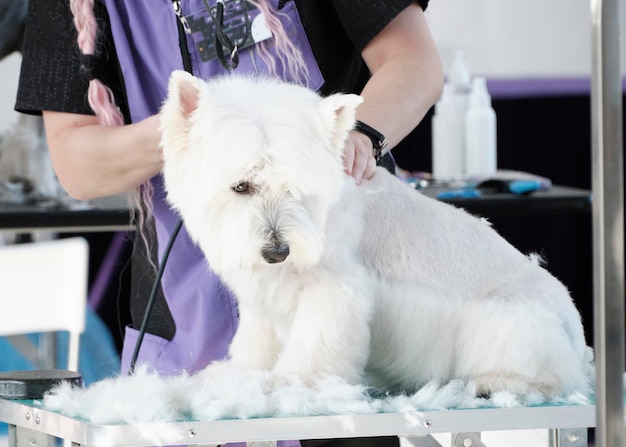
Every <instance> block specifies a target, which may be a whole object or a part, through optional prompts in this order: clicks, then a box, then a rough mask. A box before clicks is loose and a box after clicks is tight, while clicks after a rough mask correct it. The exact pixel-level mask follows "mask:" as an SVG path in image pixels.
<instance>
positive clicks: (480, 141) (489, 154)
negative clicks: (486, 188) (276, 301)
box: [465, 77, 497, 176]
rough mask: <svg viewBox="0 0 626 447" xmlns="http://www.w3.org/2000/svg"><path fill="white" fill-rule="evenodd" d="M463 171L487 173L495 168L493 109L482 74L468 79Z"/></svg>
mask: <svg viewBox="0 0 626 447" xmlns="http://www.w3.org/2000/svg"><path fill="white" fill-rule="evenodd" d="M465 147H466V149H465V173H466V174H467V175H481V176H482V175H490V174H494V173H495V172H496V170H497V147H496V112H495V111H494V110H493V108H492V107H491V96H490V95H489V92H488V91H487V81H486V79H485V78H484V77H476V78H474V80H473V82H472V91H471V93H470V96H469V103H468V109H467V114H466V117H465Z"/></svg>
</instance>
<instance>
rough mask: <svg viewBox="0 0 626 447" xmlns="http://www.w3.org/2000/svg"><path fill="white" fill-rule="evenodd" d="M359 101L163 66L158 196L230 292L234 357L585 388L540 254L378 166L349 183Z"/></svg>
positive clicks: (280, 373)
mask: <svg viewBox="0 0 626 447" xmlns="http://www.w3.org/2000/svg"><path fill="white" fill-rule="evenodd" d="M361 102H362V98H361V97H359V96H357V95H351V94H335V95H332V96H329V97H326V98H322V97H320V96H319V95H318V94H316V93H315V92H313V91H310V90H308V89H306V88H302V87H299V86H295V85H290V84H286V83H283V82H280V81H278V80H274V79H259V78H252V77H237V76H232V77H231V76H227V77H222V78H219V79H216V80H212V81H209V82H204V81H202V80H199V79H197V78H194V77H192V76H191V75H189V74H187V73H185V72H176V73H174V74H173V75H172V77H171V80H170V84H169V95H168V98H167V100H166V102H165V103H164V106H163V109H162V114H161V115H162V128H163V135H164V136H163V150H164V159H165V166H164V169H163V174H164V179H165V185H166V190H167V196H168V200H169V202H170V203H171V205H172V206H173V207H174V208H175V209H176V210H177V211H178V212H179V213H180V216H181V217H182V218H183V220H184V222H185V225H186V227H187V229H188V232H189V234H190V235H191V237H192V238H193V239H194V240H195V242H197V243H198V245H199V246H200V247H201V249H202V250H203V252H204V254H205V256H206V258H207V260H208V262H209V264H210V266H211V268H213V269H214V271H215V272H216V273H217V274H219V275H220V277H221V278H222V279H223V281H224V282H225V284H226V285H227V286H228V287H229V288H230V289H231V290H232V292H233V293H234V295H235V296H236V299H237V302H238V306H239V314H240V323H239V329H238V331H237V333H236V335H235V338H234V340H233V342H232V344H231V346H230V356H229V360H228V361H227V365H232V366H233V367H234V368H251V369H258V370H263V371H268V372H269V373H270V374H271V376H272V377H274V378H275V379H276V380H277V381H278V382H277V383H284V382H287V383H289V382H290V381H293V380H300V381H302V383H309V382H314V381H315V380H316V379H317V378H319V377H322V376H333V375H336V376H340V377H342V378H344V379H345V380H346V381H348V382H350V383H364V384H367V385H368V386H372V387H375V388H377V389H379V390H381V391H389V392H414V391H415V390H417V389H419V388H420V387H422V386H423V385H424V384H426V383H433V382H435V383H440V384H445V383H448V382H449V381H451V380H454V379H460V380H463V381H466V382H467V383H474V384H475V389H476V393H477V394H478V395H489V394H490V393H494V392H498V391H508V392H511V393H513V394H515V395H518V396H520V397H522V398H530V400H534V401H537V400H542V399H546V400H547V399H553V398H556V397H558V396H565V395H568V394H570V393H576V392H579V393H583V394H585V395H587V394H589V393H590V391H591V388H592V381H593V378H592V375H593V372H592V371H593V367H592V354H591V349H590V348H588V347H587V345H586V343H585V337H584V334H583V327H582V324H581V319H580V315H579V313H578V311H577V309H576V308H575V306H574V304H573V302H572V300H571V298H570V296H569V293H568V291H567V289H566V288H565V287H564V286H563V284H561V283H560V282H559V281H558V280H557V279H556V278H554V277H553V276H552V275H551V274H550V273H548V271H546V270H545V269H544V268H543V267H542V266H541V265H540V263H539V262H538V260H537V259H536V258H534V257H532V256H531V257H528V256H525V255H524V254H522V253H520V252H519V251H518V250H517V249H515V248H514V247H513V246H512V245H510V244H509V243H508V242H507V241H505V240H504V239H503V238H502V237H501V236H500V235H498V234H497V232H496V231H495V230H494V229H493V228H491V227H490V225H489V224H488V223H487V222H486V221H484V220H482V219H479V218H477V217H474V216H472V215H470V214H468V213H467V212H465V211H463V210H461V209H458V208H455V207H453V206H450V205H447V204H444V203H441V202H439V201H437V200H434V199H431V198H428V197H425V196H424V195H422V194H420V193H419V192H417V191H415V190H414V189H413V188H411V187H410V186H408V185H406V184H404V183H403V182H402V181H401V180H399V179H398V178H396V177H394V176H393V175H391V174H389V173H388V172H386V171H385V170H384V169H382V168H378V170H377V172H376V174H375V175H374V177H373V178H372V179H371V180H369V181H364V182H363V183H362V184H361V185H358V186H357V185H356V184H355V182H354V179H353V178H351V177H350V176H348V175H346V174H345V173H344V170H343V166H342V150H343V147H344V142H345V140H346V138H347V135H348V132H349V131H350V130H351V129H352V128H353V126H354V122H355V110H356V108H357V107H358V105H359V104H360V103H361ZM209 368H211V366H209Z"/></svg>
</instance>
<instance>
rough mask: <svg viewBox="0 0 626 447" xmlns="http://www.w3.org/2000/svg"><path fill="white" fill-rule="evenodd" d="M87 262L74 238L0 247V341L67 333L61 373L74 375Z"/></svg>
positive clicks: (81, 242) (82, 325)
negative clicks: (64, 366)
mask: <svg viewBox="0 0 626 447" xmlns="http://www.w3.org/2000/svg"><path fill="white" fill-rule="evenodd" d="M88 262H89V246H88V244H87V242H86V241H85V240H84V239H83V238H79V237H75V238H67V239H57V240H52V241H46V242H33V243H26V244H17V245H7V246H2V247H0V336H11V335H20V334H31V333H47V332H57V331H67V332H69V343H68V350H69V352H68V364H67V369H69V370H72V371H78V352H79V339H80V335H81V334H82V333H83V332H84V331H85V319H86V316H85V312H86V305H87V278H88Z"/></svg>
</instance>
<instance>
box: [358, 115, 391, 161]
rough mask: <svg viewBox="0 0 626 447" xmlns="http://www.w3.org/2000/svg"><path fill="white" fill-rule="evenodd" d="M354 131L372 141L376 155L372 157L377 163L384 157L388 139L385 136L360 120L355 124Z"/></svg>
mask: <svg viewBox="0 0 626 447" xmlns="http://www.w3.org/2000/svg"><path fill="white" fill-rule="evenodd" d="M354 130H356V131H358V132H361V133H362V134H363V135H365V136H367V137H368V138H369V139H370V140H372V145H373V146H374V153H373V154H372V155H373V156H374V158H375V159H376V161H378V160H380V157H382V156H383V152H384V151H385V149H386V148H387V139H386V138H385V136H384V135H383V134H382V133H380V132H379V131H377V130H376V129H374V128H373V127H371V126H368V125H367V124H365V123H364V122H362V121H359V120H357V121H356V122H355V123H354Z"/></svg>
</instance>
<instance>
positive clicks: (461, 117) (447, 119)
mask: <svg viewBox="0 0 626 447" xmlns="http://www.w3.org/2000/svg"><path fill="white" fill-rule="evenodd" d="M454 88H455V87H454V86H453V85H452V84H450V83H446V84H445V85H444V87H443V93H442V95H441V98H440V99H439V101H438V102H437V103H436V104H435V114H434V115H433V118H432V162H433V176H434V178H435V179H437V180H452V179H458V178H460V177H462V176H463V174H464V173H465V172H464V171H465V104H464V100H463V98H462V96H460V95H458V94H455V91H454Z"/></svg>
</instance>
